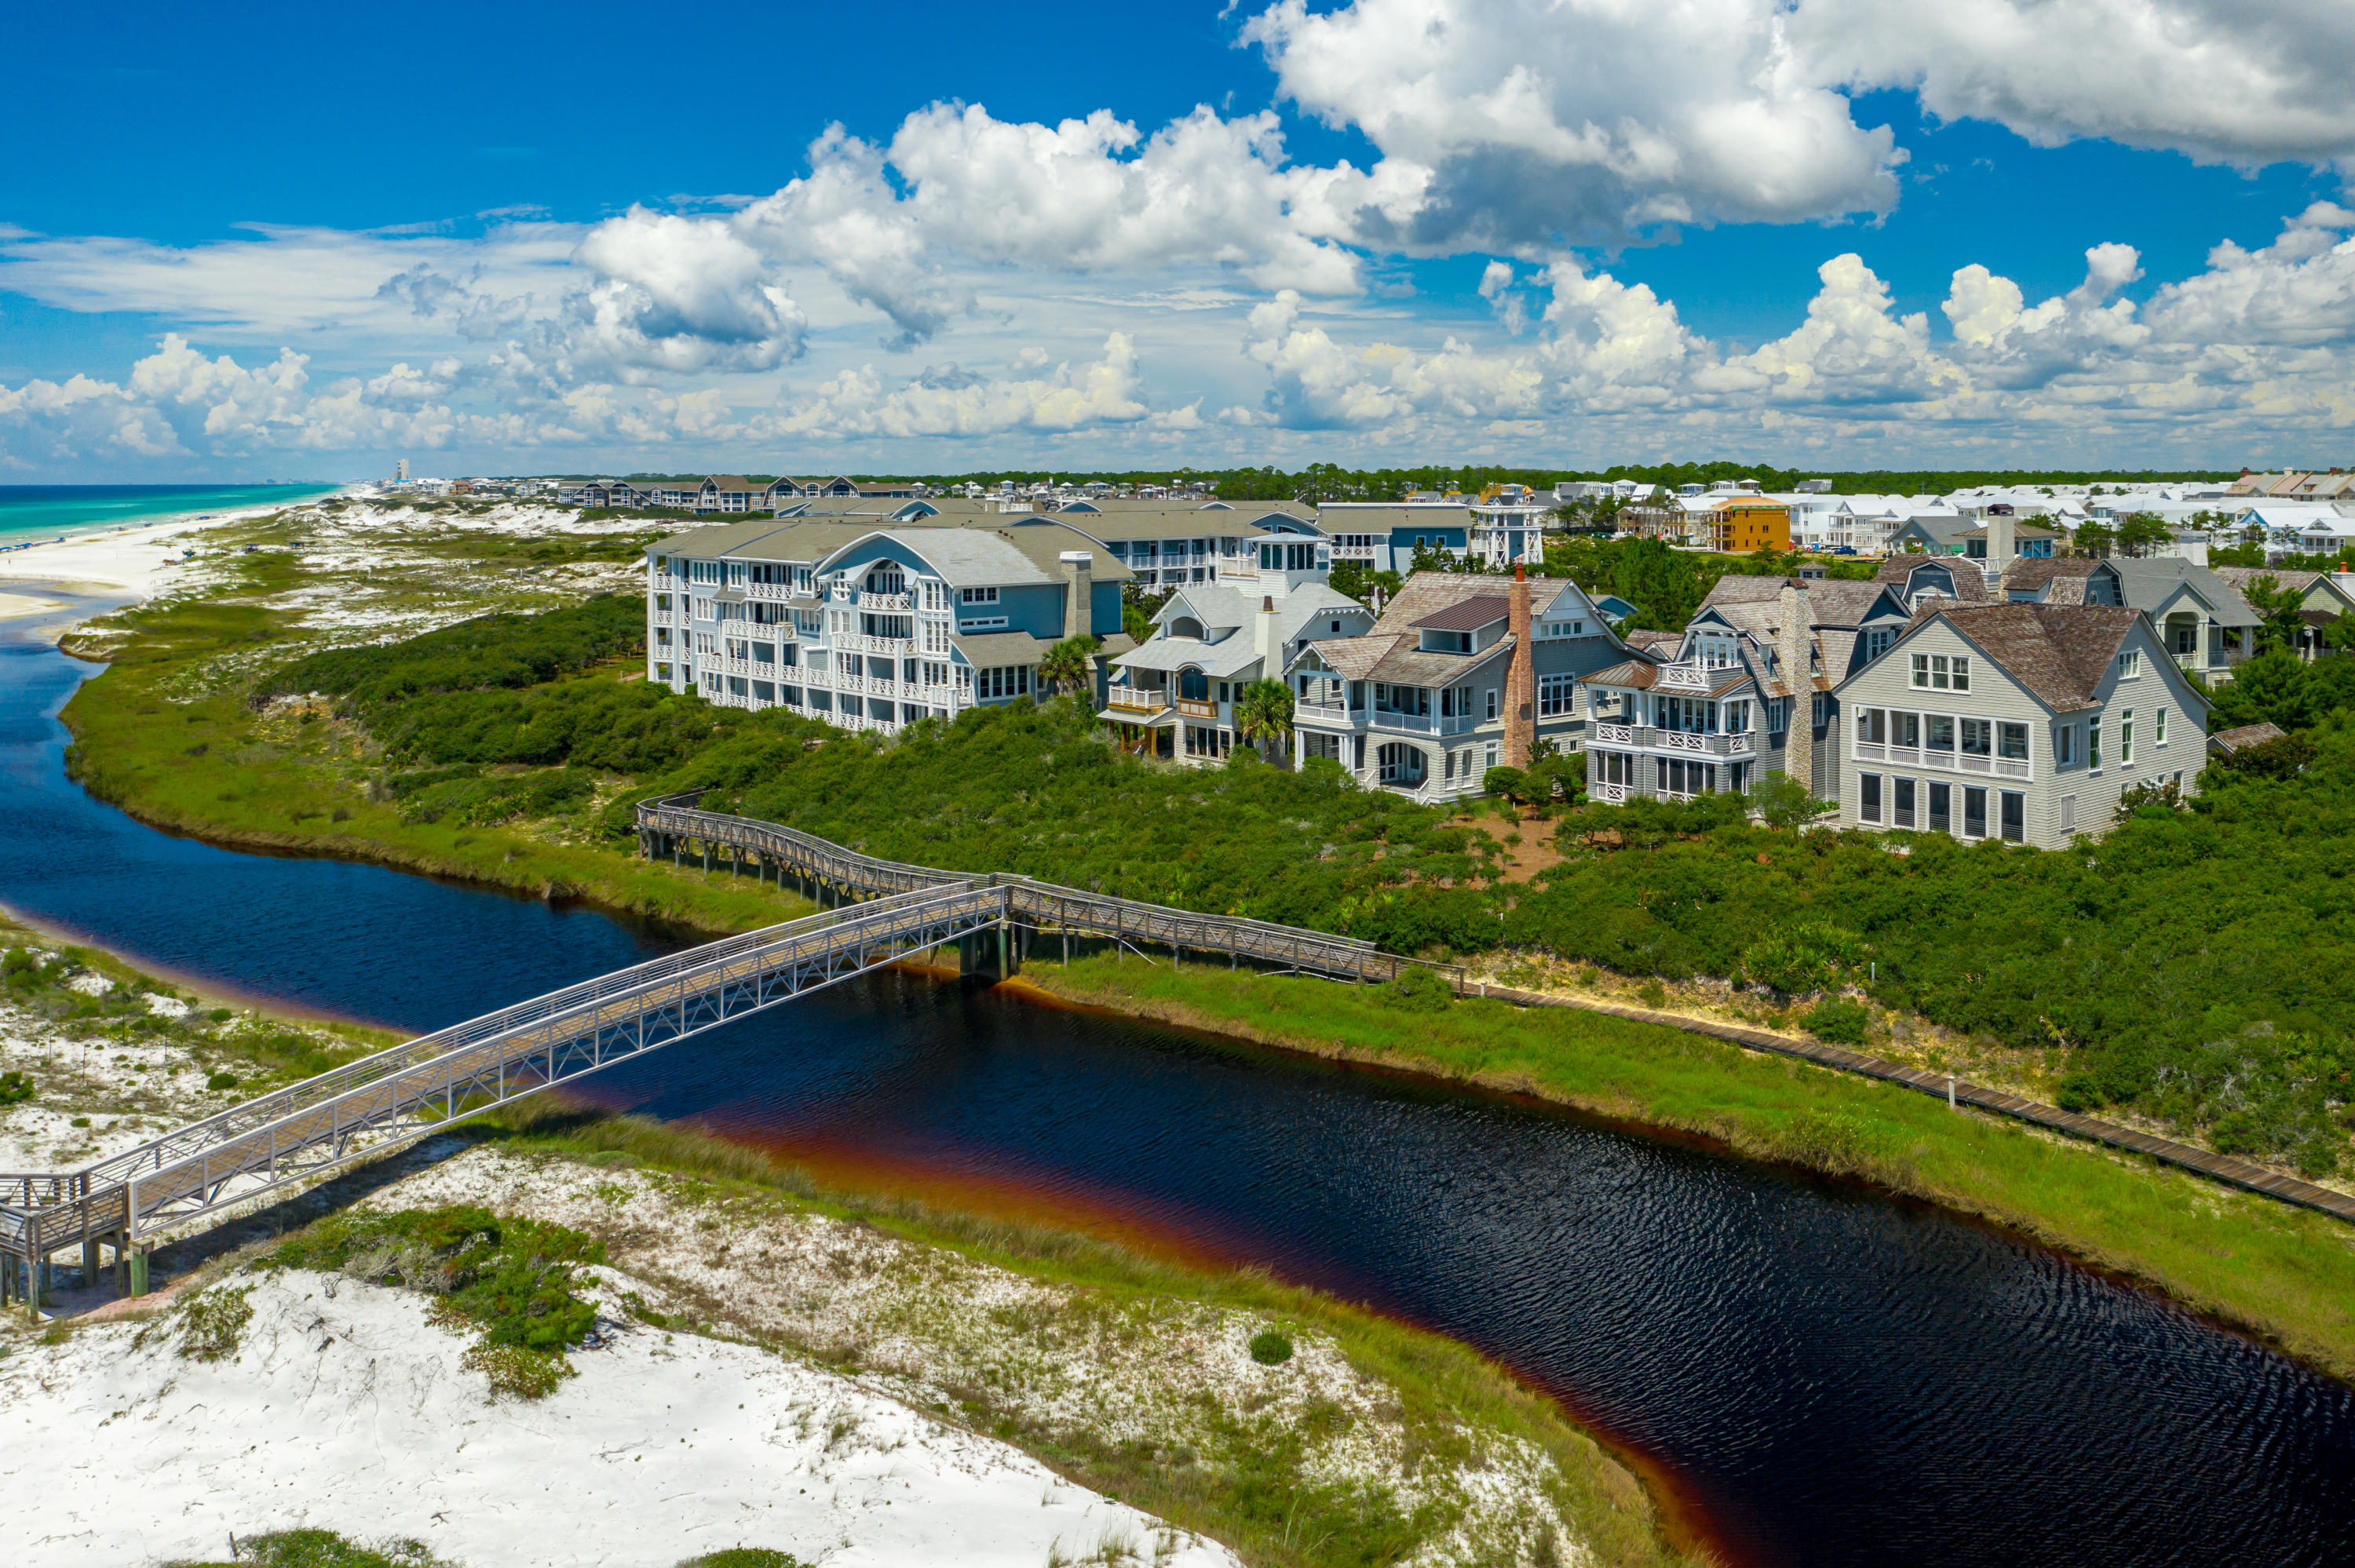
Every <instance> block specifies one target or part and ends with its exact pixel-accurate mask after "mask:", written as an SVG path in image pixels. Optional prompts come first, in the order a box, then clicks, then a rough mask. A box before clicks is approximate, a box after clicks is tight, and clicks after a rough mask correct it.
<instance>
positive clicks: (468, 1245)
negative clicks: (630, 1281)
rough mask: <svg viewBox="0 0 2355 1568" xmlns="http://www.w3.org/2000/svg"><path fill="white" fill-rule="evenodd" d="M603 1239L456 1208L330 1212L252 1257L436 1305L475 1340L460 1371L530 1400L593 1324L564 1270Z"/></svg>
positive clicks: (594, 1252) (566, 1371) (563, 1372)
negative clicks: (481, 1375) (411, 1294)
mask: <svg viewBox="0 0 2355 1568" xmlns="http://www.w3.org/2000/svg"><path fill="white" fill-rule="evenodd" d="M604 1257H605V1246H604V1244H603V1243H602V1242H600V1241H597V1240H594V1239H593V1238H591V1237H589V1236H586V1235H583V1234H581V1233H580V1232H578V1231H575V1230H571V1229H570V1228H568V1227H566V1226H563V1225H557V1224H543V1223H541V1222H539V1221H537V1220H525V1219H507V1218H502V1217H500V1216H499V1215H496V1214H494V1213H491V1211H490V1210H488V1209H484V1208H476V1207H472V1206H456V1207H452V1208H444V1209H404V1210H401V1211H400V1212H398V1213H389V1214H378V1213H341V1214H331V1215H329V1216H328V1217H327V1218H325V1219H324V1220H321V1221H320V1222H318V1223H317V1224H314V1225H313V1226H311V1227H310V1228H309V1229H308V1230H306V1231H304V1232H301V1233H299V1234H296V1235H294V1236H292V1237H290V1238H288V1239H287V1240H286V1241H285V1242H284V1243H282V1244H281V1245H279V1246H278V1248H277V1249H276V1250H274V1251H273V1252H272V1253H270V1254H269V1255H267V1256H266V1257H264V1258H263V1259H262V1260H261V1266H263V1267H266V1268H311V1269H320V1270H340V1271H342V1272H344V1273H346V1274H349V1275H351V1276H352V1277H355V1278H358V1279H366V1280H369V1281H371V1282H373V1283H376V1284H379V1285H398V1286H405V1287H408V1288H410V1289H412V1290H422V1291H425V1292H426V1293H428V1294H430V1295H432V1296H434V1297H436V1298H438V1299H437V1301H436V1303H435V1307H434V1314H435V1317H436V1318H437V1319H439V1320H441V1321H443V1322H446V1323H450V1324H453V1326H454V1325H457V1324H464V1325H467V1326H470V1327H472V1328H473V1329H474V1330H476V1332H477V1333H478V1334H479V1335H480V1336H481V1338H480V1340H479V1341H478V1342H477V1344H476V1346H475V1348H474V1351H470V1352H469V1360H468V1361H467V1364H468V1365H469V1366H472V1367H474V1369H475V1370H477V1371H480V1372H485V1374H486V1375H488V1376H489V1377H490V1379H491V1383H492V1386H493V1387H494V1389H496V1390H497V1391H499V1392H501V1393H514V1394H517V1395H518V1396H520V1397H523V1398H528V1399H536V1398H538V1397H539V1396H541V1395H542V1394H545V1393H549V1392H550V1391H551V1390H553V1389H554V1388H555V1387H556V1384H557V1383H558V1381H559V1380H560V1379H562V1378H564V1377H568V1376H570V1375H571V1370H570V1365H569V1364H568V1363H566V1362H565V1361H564V1359H563V1351H565V1350H566V1349H567V1348H568V1347H570V1346H572V1345H577V1344H579V1343H580V1342H581V1340H583V1339H585V1338H586V1337H587V1336H588V1333H589V1331H590V1330H591V1329H592V1328H594V1327H595V1326H596V1321H597V1313H596V1308H594V1307H592V1306H591V1305H590V1303H588V1302H587V1301H584V1300H582V1299H581V1298H580V1297H579V1296H577V1295H575V1294H574V1293H573V1289H572V1284H573V1271H574V1270H575V1268H577V1267H578V1266H580V1265H582V1264H590V1263H602V1262H603V1261H604Z"/></svg>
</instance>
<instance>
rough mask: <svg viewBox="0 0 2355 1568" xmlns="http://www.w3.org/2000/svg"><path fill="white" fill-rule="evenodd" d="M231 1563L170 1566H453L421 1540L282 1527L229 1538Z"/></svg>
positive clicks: (173, 1566)
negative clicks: (365, 1541)
mask: <svg viewBox="0 0 2355 1568" xmlns="http://www.w3.org/2000/svg"><path fill="white" fill-rule="evenodd" d="M229 1550H230V1552H232V1554H233V1555H232V1556H231V1557H230V1559H229V1561H228V1562H210V1563H192V1562H180V1563H169V1564H166V1568H452V1565H451V1564H449V1563H444V1562H443V1561H442V1559H441V1558H439V1557H436V1556H434V1555H433V1553H432V1551H430V1550H429V1549H428V1548H427V1547H426V1544H425V1543H424V1542H421V1541H380V1542H377V1543H376V1544H375V1545H373V1546H364V1545H362V1544H360V1543H359V1542H357V1541H349V1540H346V1539H345V1538H344V1537H343V1536H340V1535H338V1534H336V1532H335V1531H332V1530H280V1531H270V1532H268V1533H266V1534H262V1535H243V1536H240V1535H236V1534H232V1535H231V1536H230V1537H229Z"/></svg>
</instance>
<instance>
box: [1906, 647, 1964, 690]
mask: <svg viewBox="0 0 2355 1568" xmlns="http://www.w3.org/2000/svg"><path fill="white" fill-rule="evenodd" d="M1906 678H1907V681H1908V683H1909V684H1910V685H1911V687H1912V689H1913V690H1914V691H1917V692H1967V691H1969V690H1970V689H1971V658H1970V655H1969V654H1967V653H1916V654H1914V655H1913V667H1912V668H1911V669H1909V670H1908V671H1907V672H1906Z"/></svg>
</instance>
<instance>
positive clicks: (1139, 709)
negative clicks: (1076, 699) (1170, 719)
mask: <svg viewBox="0 0 2355 1568" xmlns="http://www.w3.org/2000/svg"><path fill="white" fill-rule="evenodd" d="M1104 705H1105V706H1106V707H1109V708H1114V709H1116V710H1118V711H1119V712H1121V713H1124V714H1157V713H1159V712H1160V711H1161V710H1162V709H1164V708H1166V707H1167V706H1168V705H1169V697H1168V694H1167V693H1166V692H1156V691H1147V690H1145V689H1143V688H1140V687H1134V686H1114V687H1113V688H1112V693H1111V694H1110V695H1109V696H1108V697H1107V698H1106V699H1105V702H1104Z"/></svg>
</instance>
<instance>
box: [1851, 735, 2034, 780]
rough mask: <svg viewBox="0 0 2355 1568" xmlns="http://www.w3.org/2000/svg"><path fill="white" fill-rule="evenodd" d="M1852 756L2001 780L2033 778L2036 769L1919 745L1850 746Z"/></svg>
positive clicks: (2017, 761) (2018, 761)
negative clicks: (1994, 777)
mask: <svg viewBox="0 0 2355 1568" xmlns="http://www.w3.org/2000/svg"><path fill="white" fill-rule="evenodd" d="M1849 755H1850V756H1851V757H1853V758H1855V759H1856V760H1857V761H1859V762H1884V763H1886V762H1895V763H1902V764H1903V765H1905V766H1907V767H1910V768H1936V769H1937V770H1938V771H1940V772H1942V773H1978V774H1993V775H1994V776H1996V777H1997V778H1998V779H2031V778H2034V777H2035V772H2036V770H2035V768H2034V766H2033V765H2032V764H2030V762H2029V760H2028V759H2027V758H2021V757H1989V756H1988V755H1987V753H1985V752H1983V751H1945V750H1940V749H1935V748H1931V747H1918V746H1888V745H1882V744H1876V743H1875V742H1872V741H1869V740H1859V741H1855V742H1852V743H1850V745H1849Z"/></svg>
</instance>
